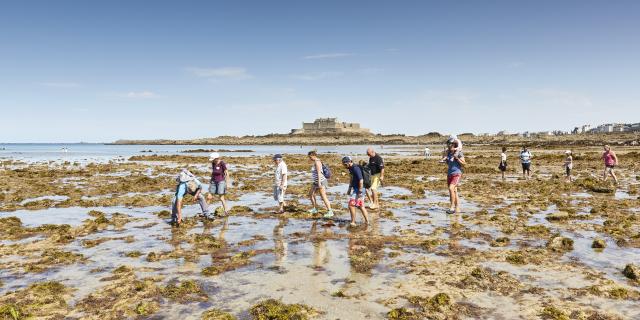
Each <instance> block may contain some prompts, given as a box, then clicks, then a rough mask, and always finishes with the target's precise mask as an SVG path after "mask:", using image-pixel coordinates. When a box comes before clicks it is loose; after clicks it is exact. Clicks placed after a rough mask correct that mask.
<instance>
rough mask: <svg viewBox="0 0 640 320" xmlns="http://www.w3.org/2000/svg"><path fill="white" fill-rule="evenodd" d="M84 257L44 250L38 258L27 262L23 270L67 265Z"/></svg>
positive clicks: (35, 270) (32, 270)
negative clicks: (35, 260) (32, 261)
mask: <svg viewBox="0 0 640 320" xmlns="http://www.w3.org/2000/svg"><path fill="white" fill-rule="evenodd" d="M84 259H85V258H84V256H83V255H82V254H79V253H73V252H68V251H61V250H56V249H54V250H46V251H44V252H43V253H42V255H41V258H40V260H38V261H37V262H34V263H28V264H26V265H25V266H24V270H25V272H36V273H37V272H42V271H45V270H47V269H48V268H50V267H52V266H55V265H69V264H73V263H76V262H79V261H83V260H84Z"/></svg>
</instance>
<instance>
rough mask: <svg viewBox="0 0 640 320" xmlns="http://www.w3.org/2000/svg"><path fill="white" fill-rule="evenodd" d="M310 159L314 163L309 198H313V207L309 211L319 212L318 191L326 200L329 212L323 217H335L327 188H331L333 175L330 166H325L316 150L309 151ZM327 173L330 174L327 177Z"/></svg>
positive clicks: (312, 212)
mask: <svg viewBox="0 0 640 320" xmlns="http://www.w3.org/2000/svg"><path fill="white" fill-rule="evenodd" d="M308 156H309V160H310V161H311V163H312V166H311V177H312V182H311V190H309V200H311V205H313V208H312V209H311V210H310V211H309V212H310V213H311V214H316V213H318V209H317V208H316V207H317V205H318V203H317V201H316V193H320V197H321V198H322V201H323V202H324V206H325V207H326V208H327V212H326V213H325V214H324V216H323V217H325V218H331V217H333V210H331V203H330V202H329V198H328V197H327V189H328V188H329V181H328V180H327V179H328V178H330V177H331V173H330V171H329V169H328V167H325V166H324V165H323V164H322V161H320V159H318V153H317V152H316V151H309V153H308ZM327 175H329V176H328V177H327Z"/></svg>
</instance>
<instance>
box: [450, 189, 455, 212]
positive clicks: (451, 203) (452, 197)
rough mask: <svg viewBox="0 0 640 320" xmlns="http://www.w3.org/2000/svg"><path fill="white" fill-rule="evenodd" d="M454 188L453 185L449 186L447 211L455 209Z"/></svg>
mask: <svg viewBox="0 0 640 320" xmlns="http://www.w3.org/2000/svg"><path fill="white" fill-rule="evenodd" d="M455 188H456V186H455V185H453V184H450V185H449V203H450V206H449V210H451V211H453V210H454V209H455V207H456V203H455V201H456V198H455Z"/></svg>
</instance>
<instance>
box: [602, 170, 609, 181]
mask: <svg viewBox="0 0 640 320" xmlns="http://www.w3.org/2000/svg"><path fill="white" fill-rule="evenodd" d="M607 174H608V172H607V167H604V173H602V180H604V181H607Z"/></svg>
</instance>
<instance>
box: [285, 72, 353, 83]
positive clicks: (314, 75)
mask: <svg viewBox="0 0 640 320" xmlns="http://www.w3.org/2000/svg"><path fill="white" fill-rule="evenodd" d="M342 75H344V73H342V72H338V71H324V72H311V73H304V74H296V75H292V76H291V77H292V78H294V79H298V80H305V81H314V80H323V79H330V78H337V77H341V76H342Z"/></svg>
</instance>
